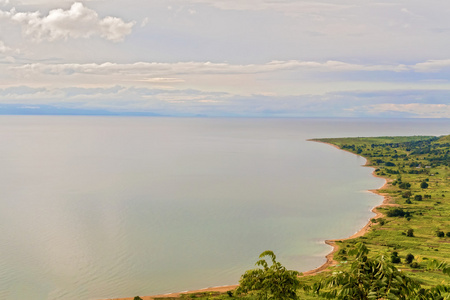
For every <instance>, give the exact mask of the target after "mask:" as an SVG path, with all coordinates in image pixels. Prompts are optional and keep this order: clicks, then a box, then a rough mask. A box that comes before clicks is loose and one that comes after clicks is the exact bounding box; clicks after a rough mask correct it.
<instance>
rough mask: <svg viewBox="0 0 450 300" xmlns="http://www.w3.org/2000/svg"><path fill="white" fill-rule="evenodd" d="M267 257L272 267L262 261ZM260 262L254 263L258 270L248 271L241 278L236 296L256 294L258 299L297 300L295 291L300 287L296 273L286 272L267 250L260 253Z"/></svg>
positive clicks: (297, 273)
mask: <svg viewBox="0 0 450 300" xmlns="http://www.w3.org/2000/svg"><path fill="white" fill-rule="evenodd" d="M266 256H268V257H269V258H270V259H271V261H272V265H271V266H270V267H269V265H268V264H267V261H266V260H265V259H263V258H264V257H266ZM259 258H262V259H261V260H259V261H257V262H256V265H257V266H260V267H262V269H261V268H258V269H253V270H248V271H247V272H245V273H244V275H242V276H241V280H240V281H239V288H238V289H237V293H238V294H247V293H252V294H256V296H257V298H258V299H277V300H284V299H298V297H297V293H296V292H297V289H298V288H299V287H300V280H299V279H298V275H300V273H299V272H297V271H292V270H287V269H286V268H285V267H284V266H282V265H281V264H280V263H279V262H277V261H276V256H275V254H274V253H273V252H272V251H270V250H268V251H264V252H263V253H261V255H260V256H259Z"/></svg>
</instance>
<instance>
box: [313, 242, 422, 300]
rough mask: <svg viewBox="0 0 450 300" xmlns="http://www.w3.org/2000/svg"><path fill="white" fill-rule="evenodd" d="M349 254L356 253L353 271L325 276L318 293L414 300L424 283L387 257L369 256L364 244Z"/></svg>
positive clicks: (334, 296)
mask: <svg viewBox="0 0 450 300" xmlns="http://www.w3.org/2000/svg"><path fill="white" fill-rule="evenodd" d="M349 253H351V254H352V255H355V256H356V259H355V261H354V262H353V263H352V264H351V268H350V270H349V271H341V272H335V273H333V274H332V275H331V276H328V277H326V278H324V279H323V280H322V281H321V282H320V283H318V284H316V285H315V286H314V291H315V292H316V293H317V294H319V295H321V296H323V297H325V298H328V299H341V300H344V299H345V300H347V299H348V300H351V299H361V300H366V299H367V300H368V299H413V297H412V296H415V292H416V290H417V289H418V288H419V287H420V285H419V284H418V283H417V282H416V281H414V280H412V279H410V278H409V277H407V276H406V275H404V274H403V273H402V272H400V271H399V270H398V269H397V268H396V267H395V266H394V265H393V264H391V263H390V262H389V261H388V259H386V257H385V256H378V257H376V258H369V257H368V256H367V254H368V253H369V250H368V249H367V247H366V246H365V245H364V244H362V243H358V244H357V245H356V247H355V249H352V250H351V251H349ZM323 289H325V291H322V290H323Z"/></svg>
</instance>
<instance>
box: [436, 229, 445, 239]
mask: <svg viewBox="0 0 450 300" xmlns="http://www.w3.org/2000/svg"><path fill="white" fill-rule="evenodd" d="M436 236H437V237H444V236H445V233H444V232H443V231H440V230H436Z"/></svg>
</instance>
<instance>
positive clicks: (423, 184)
mask: <svg viewBox="0 0 450 300" xmlns="http://www.w3.org/2000/svg"><path fill="white" fill-rule="evenodd" d="M420 187H421V188H422V189H426V188H427V187H428V183H426V182H425V181H422V183H421V184H420Z"/></svg>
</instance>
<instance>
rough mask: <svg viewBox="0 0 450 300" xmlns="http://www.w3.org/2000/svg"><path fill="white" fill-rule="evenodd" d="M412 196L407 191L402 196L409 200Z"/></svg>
mask: <svg viewBox="0 0 450 300" xmlns="http://www.w3.org/2000/svg"><path fill="white" fill-rule="evenodd" d="M411 195H412V194H411V191H406V192H404V193H403V194H402V198H409V197H411Z"/></svg>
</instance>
